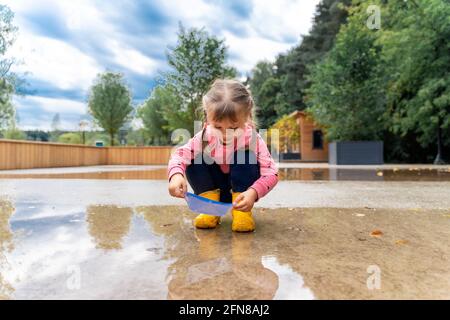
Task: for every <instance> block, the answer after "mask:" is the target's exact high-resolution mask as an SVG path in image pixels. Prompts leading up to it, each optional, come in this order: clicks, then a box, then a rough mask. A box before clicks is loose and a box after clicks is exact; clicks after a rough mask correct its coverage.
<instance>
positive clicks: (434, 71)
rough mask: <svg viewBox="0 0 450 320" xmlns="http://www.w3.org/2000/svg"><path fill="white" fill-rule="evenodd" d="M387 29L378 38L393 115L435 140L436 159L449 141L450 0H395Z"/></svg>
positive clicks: (425, 140)
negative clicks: (381, 47) (388, 76)
mask: <svg viewBox="0 0 450 320" xmlns="http://www.w3.org/2000/svg"><path fill="white" fill-rule="evenodd" d="M383 9H384V11H383V12H384V13H386V16H387V17H389V20H388V22H389V23H390V25H388V27H389V29H388V30H386V31H384V33H383V37H382V38H380V42H381V44H382V45H383V55H384V59H385V61H386V69H387V72H388V73H389V75H390V78H391V81H390V83H389V95H388V97H389V110H388V111H389V113H388V115H389V117H390V118H391V119H392V129H393V130H394V132H396V133H399V134H401V135H406V134H408V133H410V132H413V133H415V134H416V135H417V138H418V140H419V142H420V143H421V144H422V146H423V147H426V146H428V145H430V144H434V143H435V144H436V145H437V154H436V158H435V161H434V162H435V163H436V164H439V163H444V162H445V157H446V155H445V153H444V147H445V144H447V145H450V41H449V39H450V4H449V2H448V1H447V0H429V1H409V2H404V1H391V2H387V3H386V5H385V6H384V7H383Z"/></svg>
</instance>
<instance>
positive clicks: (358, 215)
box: [355, 213, 366, 217]
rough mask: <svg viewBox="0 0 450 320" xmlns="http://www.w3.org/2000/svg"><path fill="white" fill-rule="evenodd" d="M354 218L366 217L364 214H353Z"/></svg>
mask: <svg viewBox="0 0 450 320" xmlns="http://www.w3.org/2000/svg"><path fill="white" fill-rule="evenodd" d="M355 216H357V217H365V216H366V215H365V214H364V213H357V214H355Z"/></svg>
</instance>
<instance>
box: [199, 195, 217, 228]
mask: <svg viewBox="0 0 450 320" xmlns="http://www.w3.org/2000/svg"><path fill="white" fill-rule="evenodd" d="M199 196H201V197H205V198H208V199H210V200H214V201H219V200H220V189H216V190H211V191H206V192H203V193H201V194H199ZM219 222H220V217H216V216H210V215H209V214H203V213H202V214H199V215H198V216H197V217H195V219H194V226H195V227H196V228H199V229H211V228H215V227H216V226H217V225H218V224H219Z"/></svg>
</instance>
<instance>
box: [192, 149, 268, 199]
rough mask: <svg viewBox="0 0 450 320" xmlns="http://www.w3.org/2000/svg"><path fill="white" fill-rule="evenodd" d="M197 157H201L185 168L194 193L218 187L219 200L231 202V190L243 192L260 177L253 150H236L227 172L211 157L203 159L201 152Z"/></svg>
mask: <svg viewBox="0 0 450 320" xmlns="http://www.w3.org/2000/svg"><path fill="white" fill-rule="evenodd" d="M197 157H203V158H201V159H199V158H196V159H194V160H193V161H192V162H191V164H190V165H188V166H187V168H186V177H187V180H188V181H189V184H190V185H191V187H192V189H194V193H195V194H200V193H203V192H206V191H210V190H215V189H220V201H222V202H228V203H231V202H232V201H231V190H232V191H234V192H244V191H246V190H247V189H248V188H249V187H250V186H251V185H252V184H253V183H254V182H255V181H256V180H258V178H259V177H260V173H259V164H258V163H257V161H256V155H255V153H254V152H253V151H249V150H245V151H244V150H242V151H236V152H235V153H234V162H233V163H232V164H230V171H229V173H223V172H222V170H220V166H219V165H218V164H217V163H215V162H213V161H212V160H211V158H207V159H205V158H206V156H204V155H203V154H199V155H198V156H197ZM199 160H203V161H199Z"/></svg>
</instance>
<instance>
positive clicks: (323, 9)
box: [276, 0, 351, 115]
mask: <svg viewBox="0 0 450 320" xmlns="http://www.w3.org/2000/svg"><path fill="white" fill-rule="evenodd" d="M350 4H351V0H322V1H321V2H320V3H319V4H318V5H317V7H316V13H315V16H314V20H313V26H312V28H311V31H310V33H309V34H308V35H305V36H304V37H303V38H302V41H301V43H300V44H299V45H298V46H296V47H294V48H293V49H291V50H290V51H289V52H288V53H287V54H285V55H280V56H279V57H278V59H277V62H276V64H277V66H278V74H279V76H280V80H281V92H280V97H279V110H278V114H279V115H282V114H287V113H290V112H292V111H295V110H298V109H304V108H306V104H305V102H304V99H303V96H304V93H305V90H306V89H307V88H308V87H309V85H310V83H309V82H308V77H307V75H308V73H309V70H308V66H312V65H313V64H315V63H316V62H319V61H320V60H321V59H322V58H323V57H324V56H325V54H326V53H327V52H329V51H330V50H331V48H332V47H333V45H334V42H335V38H336V34H337V33H338V32H339V29H340V27H341V25H342V24H344V23H345V22H346V20H347V10H346V6H349V5H350Z"/></svg>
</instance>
